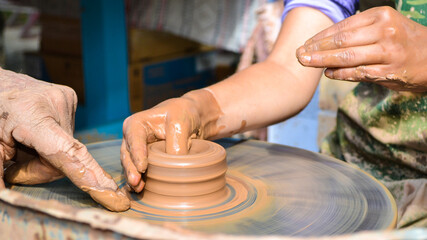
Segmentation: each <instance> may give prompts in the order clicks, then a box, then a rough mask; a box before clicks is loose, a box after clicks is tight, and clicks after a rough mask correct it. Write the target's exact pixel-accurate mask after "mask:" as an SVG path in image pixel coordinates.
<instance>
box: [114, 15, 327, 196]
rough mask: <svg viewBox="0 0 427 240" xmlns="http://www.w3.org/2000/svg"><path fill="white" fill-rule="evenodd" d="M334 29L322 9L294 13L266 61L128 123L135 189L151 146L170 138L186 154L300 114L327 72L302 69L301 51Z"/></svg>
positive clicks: (125, 150) (126, 161)
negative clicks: (204, 142) (195, 146)
mask: <svg viewBox="0 0 427 240" xmlns="http://www.w3.org/2000/svg"><path fill="white" fill-rule="evenodd" d="M330 25H332V21H331V20H330V19H329V18H328V17H327V16H326V15H324V14H323V13H321V12H320V11H318V10H315V9H311V8H296V9H293V10H292V11H291V12H290V13H289V14H288V16H287V17H286V19H285V21H284V23H283V27H282V30H281V33H280V36H279V38H278V40H277V42H276V45H275V47H274V49H273V52H272V54H271V55H270V56H269V57H268V59H267V60H266V61H265V62H262V63H259V64H256V65H254V66H251V67H249V68H247V69H245V70H244V71H241V72H239V73H237V74H234V75H233V76H231V77H229V78H228V79H226V80H224V81H222V82H220V83H218V84H215V85H213V86H210V87H208V88H205V89H200V90H196V91H192V92H189V93H187V94H185V95H184V96H182V97H180V98H175V99H169V100H167V101H164V102H162V103H160V104H159V105H157V106H155V107H154V108H152V109H149V110H147V111H142V112H139V113H136V114H134V115H132V116H131V117H129V118H128V119H126V120H125V122H124V124H123V136H124V138H123V143H122V147H121V154H120V156H121V162H122V165H123V167H124V169H125V173H126V177H127V180H128V184H129V185H130V187H132V189H133V190H135V191H136V192H140V191H142V189H143V187H144V184H145V183H144V181H143V179H142V178H141V175H142V174H143V173H145V170H146V168H147V147H146V145H147V144H148V143H151V142H154V141H157V140H160V139H165V140H166V152H167V153H170V154H186V153H187V152H188V149H189V147H190V145H191V139H192V138H203V139H206V138H208V139H215V138H220V137H224V136H229V135H231V134H233V133H237V132H241V131H245V130H248V129H253V128H257V127H260V126H266V125H269V124H272V123H275V122H279V121H281V120H284V119H286V118H289V117H292V116H293V115H295V114H297V113H298V112H299V111H301V110H302V109H303V108H304V107H305V106H306V105H307V103H308V102H309V100H310V99H311V97H312V95H313V93H314V91H315V89H316V86H317V84H318V81H319V78H320V74H321V72H322V70H321V69H313V68H304V67H303V66H301V65H300V64H299V63H298V61H297V59H296V56H295V52H296V49H297V47H298V46H300V45H301V44H303V43H304V41H305V40H306V39H307V38H309V37H310V36H312V35H314V34H315V33H317V32H319V31H321V30H322V29H324V28H326V27H328V26H330Z"/></svg>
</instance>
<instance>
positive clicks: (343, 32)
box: [297, 7, 427, 92]
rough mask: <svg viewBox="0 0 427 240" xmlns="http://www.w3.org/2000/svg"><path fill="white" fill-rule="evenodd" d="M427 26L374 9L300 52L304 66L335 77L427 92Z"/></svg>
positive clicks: (330, 30) (316, 38)
mask: <svg viewBox="0 0 427 240" xmlns="http://www.w3.org/2000/svg"><path fill="white" fill-rule="evenodd" d="M426 41H427V27H425V26H422V25H420V24H418V23H416V22H414V21H412V20H410V19H408V18H407V17H405V16H403V15H402V14H400V13H399V12H397V11H396V10H394V9H392V8H390V7H380V8H372V9H369V10H367V11H364V12H362V13H360V14H357V15H354V16H352V17H350V18H347V19H345V20H343V21H341V22H339V23H337V24H335V25H333V26H332V27H330V28H327V29H325V30H324V31H322V32H320V33H318V34H317V35H315V36H314V37H313V38H311V39H309V40H308V41H307V42H306V43H305V44H304V45H303V46H301V47H300V48H298V50H297V57H298V60H299V61H300V63H301V64H302V65H304V66H309V67H322V68H323V67H326V68H327V69H326V71H325V75H326V76H327V77H329V78H334V79H341V80H348V81H368V82H375V83H378V84H380V85H383V86H385V87H388V88H390V89H393V90H403V91H414V92H425V91H427V44H426Z"/></svg>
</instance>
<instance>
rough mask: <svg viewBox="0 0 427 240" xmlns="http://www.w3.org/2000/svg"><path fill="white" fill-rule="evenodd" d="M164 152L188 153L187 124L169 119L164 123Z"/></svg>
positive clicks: (188, 134) (188, 137)
mask: <svg viewBox="0 0 427 240" xmlns="http://www.w3.org/2000/svg"><path fill="white" fill-rule="evenodd" d="M165 131H166V136H165V137H166V149H165V151H166V153H167V154H174V155H185V154H188V151H189V149H190V144H191V141H190V132H191V130H190V129H189V126H186V125H185V124H182V123H181V122H176V121H171V122H168V123H166V130H165Z"/></svg>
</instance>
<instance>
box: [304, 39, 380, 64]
mask: <svg viewBox="0 0 427 240" xmlns="http://www.w3.org/2000/svg"><path fill="white" fill-rule="evenodd" d="M384 54H385V53H384V51H383V49H382V47H381V46H380V45H377V44H373V45H368V46H359V47H350V48H343V49H335V50H327V51H315V52H311V53H304V54H302V55H301V56H299V58H298V60H299V61H300V62H301V64H302V65H304V66H309V67H319V68H323V67H328V68H338V67H356V66H359V65H370V64H379V63H383V62H384V60H385V59H384V58H385V56H384Z"/></svg>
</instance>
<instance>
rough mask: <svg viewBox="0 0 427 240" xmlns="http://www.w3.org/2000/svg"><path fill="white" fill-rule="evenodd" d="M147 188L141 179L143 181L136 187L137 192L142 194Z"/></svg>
mask: <svg viewBox="0 0 427 240" xmlns="http://www.w3.org/2000/svg"><path fill="white" fill-rule="evenodd" d="M144 186H145V182H144V181H143V180H142V179H141V181H139V183H138V186H136V187H135V188H134V189H135V192H137V193H140V192H141V191H142V189H144Z"/></svg>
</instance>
